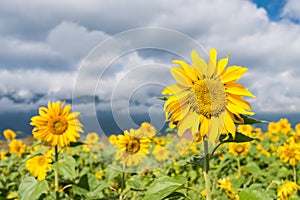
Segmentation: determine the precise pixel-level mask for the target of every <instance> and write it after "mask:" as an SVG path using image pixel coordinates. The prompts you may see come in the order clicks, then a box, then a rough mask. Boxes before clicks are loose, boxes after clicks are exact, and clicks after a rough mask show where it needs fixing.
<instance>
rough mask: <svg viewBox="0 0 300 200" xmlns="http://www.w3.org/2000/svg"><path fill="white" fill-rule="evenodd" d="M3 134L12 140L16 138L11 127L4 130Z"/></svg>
mask: <svg viewBox="0 0 300 200" xmlns="http://www.w3.org/2000/svg"><path fill="white" fill-rule="evenodd" d="M3 135H4V137H5V138H6V139H7V140H14V139H15V138H16V133H15V132H14V131H13V130H11V129H6V130H4V131H3Z"/></svg>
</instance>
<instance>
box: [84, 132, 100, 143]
mask: <svg viewBox="0 0 300 200" xmlns="http://www.w3.org/2000/svg"><path fill="white" fill-rule="evenodd" d="M98 141H99V136H98V134H97V133H96V132H92V133H89V134H87V136H86V138H85V141H84V142H85V143H87V144H96V143H97V142H98Z"/></svg>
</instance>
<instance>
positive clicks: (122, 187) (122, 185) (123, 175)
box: [121, 165, 125, 193]
mask: <svg viewBox="0 0 300 200" xmlns="http://www.w3.org/2000/svg"><path fill="white" fill-rule="evenodd" d="M124 188H125V165H123V171H122V180H121V193H122V192H123V190H124Z"/></svg>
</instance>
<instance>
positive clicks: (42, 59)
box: [0, 0, 300, 112]
mask: <svg viewBox="0 0 300 200" xmlns="http://www.w3.org/2000/svg"><path fill="white" fill-rule="evenodd" d="M16 2H17V1H16ZM297 2H298V1H296V0H288V1H287V3H286V5H285V7H284V9H283V12H282V17H283V20H281V21H270V20H269V19H268V16H267V13H266V11H265V10H264V9H263V8H257V6H256V5H255V4H254V3H252V2H251V1H243V0H229V1H223V0H212V1H208V0H200V1H199V0H187V1H173V0H168V1H163V2H162V1H159V0H154V1H151V2H149V3H147V2H140V1H122V2H120V1H117V0H114V1H109V2H102V1H96V0H93V1H89V2H82V1H71V0H70V1H65V2H64V5H65V6H61V2H59V1H46V2H43V3H42V2H40V1H37V0H30V1H29V2H27V6H26V7H25V6H18V7H16V6H14V3H13V2H11V1H8V0H7V1H3V2H1V6H0V44H1V46H2V48H0V68H2V69H1V70H0V94H1V95H2V100H1V101H6V103H7V101H8V102H10V103H11V104H8V105H11V106H7V107H6V108H2V109H5V110H7V111H8V110H9V109H17V107H13V105H16V106H19V105H23V106H24V109H25V108H26V107H27V108H28V109H31V108H32V104H30V103H28V101H30V100H32V99H33V98H34V97H35V95H36V94H43V95H44V96H42V97H40V99H41V100H39V101H37V102H35V103H34V105H37V104H41V103H43V102H45V101H47V100H51V99H57V98H59V99H63V98H71V95H72V92H73V89H74V86H75V85H76V84H78V85H79V91H78V92H79V93H78V94H80V95H85V94H92V95H96V96H99V98H100V99H101V101H103V102H101V106H99V107H98V108H99V109H109V107H110V106H111V104H110V100H111V98H114V101H115V107H114V108H115V109H116V110H118V111H120V112H121V110H122V109H123V110H125V111H126V108H127V107H128V104H129V102H131V103H132V106H133V107H132V108H131V110H132V111H134V112H141V111H142V110H143V109H147V108H149V107H151V105H155V104H156V103H155V102H156V100H155V99H154V98H153V97H154V96H156V95H158V94H159V91H160V89H161V88H162V87H163V86H164V85H167V84H170V83H172V82H173V80H172V77H171V76H170V74H169V72H168V67H169V66H172V65H173V64H171V59H174V58H176V55H174V54H172V53H170V52H164V53H162V52H161V50H153V51H152V52H151V53H149V52H148V51H147V50H146V49H144V50H140V51H135V48H136V47H137V46H138V45H139V44H142V42H143V38H145V40H147V39H148V40H149V38H150V41H151V40H152V41H154V42H155V41H156V42H157V43H158V44H160V45H161V46H165V47H166V48H165V49H167V50H170V48H174V49H176V52H177V53H178V54H179V55H178V56H182V55H181V53H180V52H179V51H177V49H182V52H185V53H184V55H183V57H184V58H186V59H189V57H188V55H189V51H190V50H191V46H190V45H187V44H185V43H184V42H182V41H181V40H177V39H176V38H175V37H174V38H168V37H167V36H166V35H159V34H158V35H153V34H149V35H147V33H145V34H144V35H143V37H138V36H137V37H133V38H129V39H128V40H125V42H124V41H123V42H124V46H121V48H120V49H117V50H116V49H115V48H116V47H119V46H118V41H117V40H116V41H114V42H115V43H114V44H115V45H111V46H110V47H108V48H109V49H110V50H111V51H107V52H105V53H104V54H102V55H101V52H98V54H95V55H98V57H94V58H91V59H90V60H85V62H86V63H85V64H86V65H87V66H89V67H88V69H87V70H85V71H84V72H82V71H80V70H79V66H80V65H82V63H84V62H83V61H84V59H85V57H86V56H87V55H88V53H89V52H90V51H91V50H92V49H93V48H94V47H95V46H96V45H97V44H99V43H101V42H103V41H106V40H107V39H108V38H109V37H110V36H112V35H113V34H117V33H119V32H120V31H125V30H127V29H130V28H137V27H146V26H153V27H163V28H170V29H174V30H177V31H180V32H182V33H183V34H186V37H191V39H194V40H195V41H196V42H197V43H198V44H200V45H203V48H204V49H205V50H209V49H210V48H211V47H215V48H216V49H217V50H218V51H219V55H220V57H225V56H227V53H229V52H231V53H232V55H231V58H230V63H231V64H237V65H243V66H246V67H248V68H249V71H248V72H247V74H246V76H245V77H244V78H243V79H242V80H241V81H242V83H245V85H246V86H247V87H249V88H251V90H252V91H253V92H254V93H255V94H256V95H257V99H255V100H251V102H252V104H253V108H254V110H255V111H256V112H299V111H300V110H299V106H298V105H300V91H299V90H297V89H296V88H295V85H299V81H298V79H297V75H298V74H300V71H299V69H298V63H300V57H299V56H298V52H300V26H299V24H297V23H293V22H291V21H289V19H290V18H293V19H294V18H296V19H299V15H298V14H299V13H300V12H299V5H298V3H297ZM120 4H123V5H120ZM66 7H67V8H68V9H67V10H66V9H65V8H66ZM153 10H155V12H152V11H153ZM37 16H38V17H37ZM170 41H172V42H173V45H170ZM130 47H132V48H130ZM124 49H130V50H131V51H127V52H126V53H127V54H126V55H122V56H121V57H118V58H117V59H116V56H120V55H119V53H120V52H122V50H124ZM205 50H203V52H202V54H203V55H204V56H205ZM147 52H148V53H147ZM110 59H112V60H111V63H110V64H111V65H109V66H107V65H106V64H107V60H110ZM114 59H116V60H114ZM87 62H89V63H87ZM104 69H105V73H104V74H103V75H104V76H103V77H101V73H100V74H99V72H102V71H103V70H104ZM78 73H79V75H80V74H81V75H82V76H78ZM82 73H84V74H82ZM78 77H79V79H78ZM80 77H81V79H80ZM150 85H152V88H151V87H150ZM153 88H154V89H153ZM9 98H11V99H9ZM143 98H144V99H143ZM12 99H14V100H19V101H20V102H19V103H18V104H14V103H13V101H12ZM153 110H154V111H155V112H159V109H157V107H155V109H153ZM154 111H153V112H154ZM147 112H148V111H147Z"/></svg>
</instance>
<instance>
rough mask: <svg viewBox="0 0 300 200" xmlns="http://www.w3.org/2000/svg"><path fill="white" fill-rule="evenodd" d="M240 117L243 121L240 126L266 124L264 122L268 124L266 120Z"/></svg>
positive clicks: (245, 116)
mask: <svg viewBox="0 0 300 200" xmlns="http://www.w3.org/2000/svg"><path fill="white" fill-rule="evenodd" d="M240 116H241V118H242V119H243V122H242V124H259V123H266V122H268V121H266V120H259V119H255V118H252V117H249V116H247V115H240Z"/></svg>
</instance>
